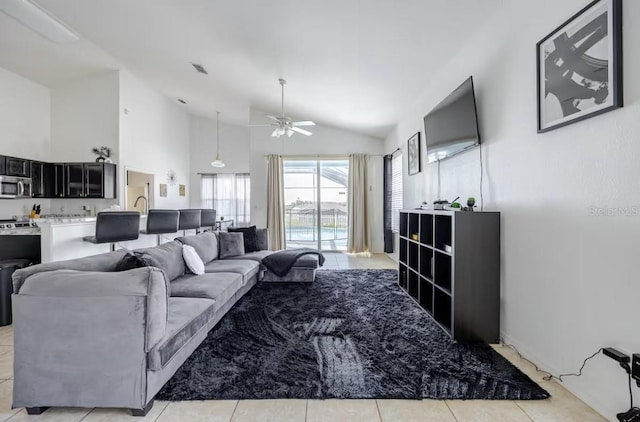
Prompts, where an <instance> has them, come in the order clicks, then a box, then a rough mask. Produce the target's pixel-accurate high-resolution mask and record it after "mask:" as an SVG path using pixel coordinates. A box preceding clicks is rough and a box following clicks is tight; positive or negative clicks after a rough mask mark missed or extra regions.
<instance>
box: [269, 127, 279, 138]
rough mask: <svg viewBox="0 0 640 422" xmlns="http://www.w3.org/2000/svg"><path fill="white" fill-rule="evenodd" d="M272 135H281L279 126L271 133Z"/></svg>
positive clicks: (274, 136)
mask: <svg viewBox="0 0 640 422" xmlns="http://www.w3.org/2000/svg"><path fill="white" fill-rule="evenodd" d="M271 136H272V137H273V138H279V137H280V128H279V127H277V128H276V130H274V131H273V133H272V134H271Z"/></svg>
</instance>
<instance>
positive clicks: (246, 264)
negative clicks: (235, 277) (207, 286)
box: [204, 259, 260, 284]
mask: <svg viewBox="0 0 640 422" xmlns="http://www.w3.org/2000/svg"><path fill="white" fill-rule="evenodd" d="M258 271H260V265H259V264H258V263H257V262H256V261H253V260H251V259H222V260H220V259H218V260H215V261H211V262H209V263H208V264H207V265H205V266H204V272H205V273H236V274H240V275H241V276H242V284H245V283H246V282H247V280H249V279H250V278H251V277H253V276H254V275H256V274H257V273H258Z"/></svg>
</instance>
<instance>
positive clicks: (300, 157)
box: [264, 154, 351, 160]
mask: <svg viewBox="0 0 640 422" xmlns="http://www.w3.org/2000/svg"><path fill="white" fill-rule="evenodd" d="M270 155H279V156H281V157H282V158H290V159H297V160H304V159H309V158H345V159H346V158H349V156H350V155H351V154H333V155H331V154H316V155H282V154H266V155H265V156H264V158H267V157H268V156H270Z"/></svg>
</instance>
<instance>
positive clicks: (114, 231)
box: [82, 211, 140, 252]
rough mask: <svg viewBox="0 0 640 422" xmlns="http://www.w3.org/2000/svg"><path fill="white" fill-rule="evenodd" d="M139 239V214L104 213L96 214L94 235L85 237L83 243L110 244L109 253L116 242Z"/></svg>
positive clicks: (128, 212) (134, 212)
mask: <svg viewBox="0 0 640 422" xmlns="http://www.w3.org/2000/svg"><path fill="white" fill-rule="evenodd" d="M138 237H140V213H139V212H138V211H105V212H100V213H98V218H97V219H96V235H95V236H85V237H83V238H82V240H84V241H85V242H90V243H95V244H102V243H110V244H111V252H113V251H115V250H116V243H117V242H124V241H127V240H136V239H137V238H138Z"/></svg>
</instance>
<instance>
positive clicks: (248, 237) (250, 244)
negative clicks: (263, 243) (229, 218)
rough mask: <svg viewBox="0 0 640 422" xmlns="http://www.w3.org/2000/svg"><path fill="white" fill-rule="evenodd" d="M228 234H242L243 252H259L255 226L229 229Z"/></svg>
mask: <svg viewBox="0 0 640 422" xmlns="http://www.w3.org/2000/svg"><path fill="white" fill-rule="evenodd" d="M227 231H228V232H229V233H242V234H243V235H244V252H245V253H249V252H257V251H259V250H260V245H259V244H258V232H257V231H256V226H251V227H229V228H228V229H227Z"/></svg>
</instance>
